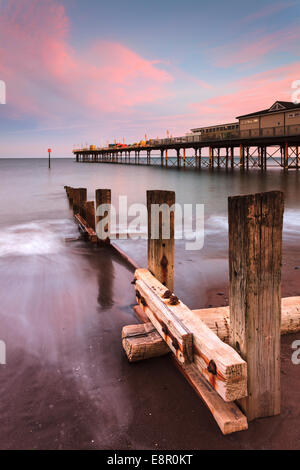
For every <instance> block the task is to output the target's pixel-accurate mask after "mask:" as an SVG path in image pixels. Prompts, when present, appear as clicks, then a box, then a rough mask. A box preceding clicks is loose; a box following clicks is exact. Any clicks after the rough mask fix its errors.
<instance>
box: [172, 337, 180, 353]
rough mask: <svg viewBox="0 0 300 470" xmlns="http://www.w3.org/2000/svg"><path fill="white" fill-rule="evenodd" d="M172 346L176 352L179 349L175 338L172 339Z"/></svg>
mask: <svg viewBox="0 0 300 470" xmlns="http://www.w3.org/2000/svg"><path fill="white" fill-rule="evenodd" d="M172 345H173V347H174V349H176V351H177V350H178V349H179V343H178V341H177V339H176V338H173V341H172Z"/></svg>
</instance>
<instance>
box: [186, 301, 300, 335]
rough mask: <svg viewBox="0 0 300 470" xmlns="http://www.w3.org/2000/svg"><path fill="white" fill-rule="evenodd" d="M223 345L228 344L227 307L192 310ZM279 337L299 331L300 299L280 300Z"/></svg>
mask: <svg viewBox="0 0 300 470" xmlns="http://www.w3.org/2000/svg"><path fill="white" fill-rule="evenodd" d="M192 311H193V313H194V314H195V315H196V316H197V317H199V318H200V319H201V320H202V321H203V322H204V323H205V324H206V325H207V326H208V327H209V328H210V329H211V330H213V331H214V333H216V335H217V336H219V338H220V339H221V340H222V341H224V342H225V343H229V328H230V318H229V306H226V307H214V308H201V309H196V310H192ZM280 331H281V335H286V334H289V333H297V332H298V331H300V297H284V298H282V299H281V327H280Z"/></svg>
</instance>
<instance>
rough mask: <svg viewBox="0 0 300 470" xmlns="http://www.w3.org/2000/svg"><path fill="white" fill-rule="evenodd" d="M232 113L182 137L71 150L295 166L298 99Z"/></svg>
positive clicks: (149, 162) (120, 158)
mask: <svg viewBox="0 0 300 470" xmlns="http://www.w3.org/2000/svg"><path fill="white" fill-rule="evenodd" d="M237 119H238V122H236V123H228V124H222V125H216V126H209V127H201V128H196V129H191V132H190V133H187V134H186V135H185V136H183V137H174V138H173V137H168V138H166V139H150V140H149V141H141V142H139V143H135V144H132V145H125V144H110V145H109V146H108V147H103V148H101V147H96V146H95V145H91V146H90V147H89V148H82V149H75V150H73V153H74V155H75V157H76V162H82V163H114V164H126V165H146V166H159V167H162V168H172V167H173V168H174V167H175V168H178V169H180V168H194V169H196V170H200V169H201V168H205V167H206V168H210V169H214V168H226V169H234V168H240V169H241V170H249V169H251V168H259V169H261V170H262V171H265V170H266V169H267V167H268V166H269V167H270V166H273V167H274V166H275V167H281V168H283V169H285V170H288V169H299V167H300V160H299V156H300V154H299V147H300V104H299V105H297V104H294V103H290V102H284V101H276V102H275V103H274V104H273V105H272V106H271V107H270V108H268V109H266V110H262V111H258V112H255V113H252V114H247V115H244V116H239V117H238V118H237ZM270 124H271V126H270ZM171 154H172V156H171Z"/></svg>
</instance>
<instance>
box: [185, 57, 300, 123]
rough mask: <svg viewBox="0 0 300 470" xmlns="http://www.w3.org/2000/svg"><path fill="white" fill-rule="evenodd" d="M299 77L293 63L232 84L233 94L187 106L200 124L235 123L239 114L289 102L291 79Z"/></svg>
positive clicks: (297, 67) (298, 66)
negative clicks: (198, 119) (196, 116)
mask: <svg viewBox="0 0 300 470" xmlns="http://www.w3.org/2000/svg"><path fill="white" fill-rule="evenodd" d="M299 78H300V64H299V63H294V64H291V65H288V66H284V67H279V68H276V69H273V70H270V71H268V72H264V73H260V74H255V75H252V76H249V77H247V78H243V79H241V80H237V81H235V82H234V83H232V84H231V88H233V90H234V91H230V92H228V93H224V94H221V95H219V96H215V97H213V98H209V99H207V100H203V101H202V102H199V103H193V104H191V105H190V109H191V110H193V111H194V112H195V113H197V115H198V116H199V118H200V119H201V121H202V123H203V125H205V124H211V123H215V122H221V121H234V120H235V117H236V116H238V115H242V114H247V113H251V112H253V111H259V110H261V109H264V108H268V107H270V106H271V105H272V104H273V103H274V102H275V101H277V100H282V101H291V100H292V98H291V95H292V91H293V90H292V88H291V84H292V82H293V81H294V80H296V79H299Z"/></svg>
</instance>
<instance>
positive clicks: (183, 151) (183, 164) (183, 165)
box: [183, 148, 185, 167]
mask: <svg viewBox="0 0 300 470" xmlns="http://www.w3.org/2000/svg"><path fill="white" fill-rule="evenodd" d="M183 166H184V167H185V148H184V149H183Z"/></svg>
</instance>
